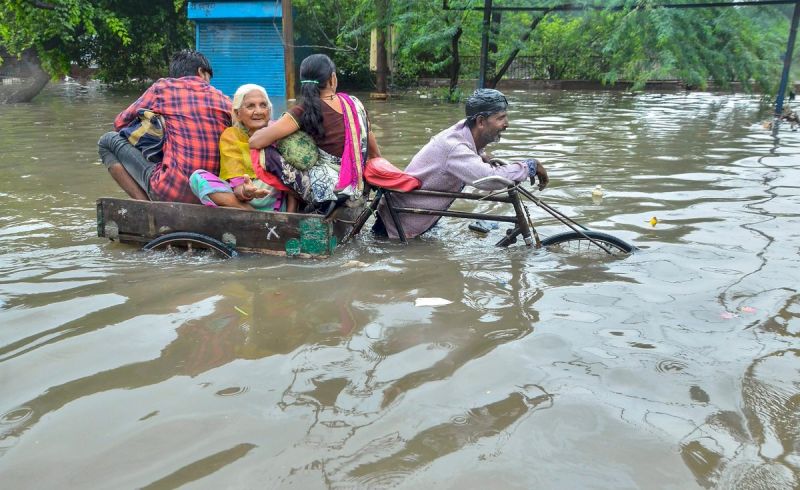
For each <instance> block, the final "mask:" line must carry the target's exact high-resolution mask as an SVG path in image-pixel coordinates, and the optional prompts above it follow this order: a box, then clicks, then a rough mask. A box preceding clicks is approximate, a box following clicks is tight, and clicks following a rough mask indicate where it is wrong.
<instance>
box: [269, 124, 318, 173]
mask: <svg viewBox="0 0 800 490" xmlns="http://www.w3.org/2000/svg"><path fill="white" fill-rule="evenodd" d="M275 146H276V147H277V149H278V153H280V154H281V156H282V157H283V159H284V160H286V163H288V164H289V165H291V166H292V167H294V168H296V169H297V170H308V169H309V168H311V167H313V166H314V165H316V164H317V160H318V159H319V153H318V151H317V144H316V143H315V142H314V139H313V138H312V137H311V136H310V135H309V134H308V133H306V132H305V131H295V132H294V133H292V134H290V135H289V136H287V137H285V138H283V139H281V140H278V141H277V143H275Z"/></svg>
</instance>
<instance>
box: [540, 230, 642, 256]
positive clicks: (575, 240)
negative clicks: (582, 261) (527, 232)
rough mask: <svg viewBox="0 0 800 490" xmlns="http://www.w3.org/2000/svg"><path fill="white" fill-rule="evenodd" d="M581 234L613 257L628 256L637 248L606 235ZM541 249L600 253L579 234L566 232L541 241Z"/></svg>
mask: <svg viewBox="0 0 800 490" xmlns="http://www.w3.org/2000/svg"><path fill="white" fill-rule="evenodd" d="M583 233H584V234H585V235H586V236H588V237H591V238H592V239H593V240H596V241H598V242H600V244H602V245H604V246H605V247H606V248H608V249H609V250H611V251H612V252H614V254H615V255H616V254H620V255H621V254H629V253H631V252H633V251H635V250H637V248H636V247H634V246H633V245H631V244H630V243H627V242H625V241H623V240H620V239H619V238H617V237H615V236H613V235H609V234H608V233H602V232H599V231H588V230H587V231H584V232H583ZM542 247H547V248H550V249H554V250H563V251H565V252H570V253H572V252H577V253H582V252H594V251H598V252H600V249H599V248H598V247H597V245H595V244H593V243H592V242H590V241H589V240H587V239H586V238H585V237H584V236H582V235H581V234H580V233H577V232H575V231H568V232H566V233H559V234H557V235H553V236H550V237H547V238H545V239H544V240H542Z"/></svg>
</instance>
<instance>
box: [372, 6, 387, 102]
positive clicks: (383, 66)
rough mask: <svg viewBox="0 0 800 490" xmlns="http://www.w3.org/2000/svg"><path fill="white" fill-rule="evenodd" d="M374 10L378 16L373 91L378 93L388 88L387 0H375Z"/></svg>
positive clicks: (382, 92)
mask: <svg viewBox="0 0 800 490" xmlns="http://www.w3.org/2000/svg"><path fill="white" fill-rule="evenodd" d="M375 10H376V12H375V13H376V16H377V18H378V36H377V37H378V39H377V53H376V60H375V64H376V65H377V66H376V68H377V73H376V82H375V85H376V86H375V91H376V92H378V93H379V94H385V93H387V92H388V88H389V83H388V78H389V60H388V56H387V55H386V32H387V31H388V30H389V23H388V22H387V19H388V18H389V0H378V1H376V2H375Z"/></svg>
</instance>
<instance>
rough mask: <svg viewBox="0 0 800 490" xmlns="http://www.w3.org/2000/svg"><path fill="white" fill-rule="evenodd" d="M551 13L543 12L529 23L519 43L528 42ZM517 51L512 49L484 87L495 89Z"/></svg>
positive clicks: (518, 49) (517, 49)
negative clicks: (537, 27)
mask: <svg viewBox="0 0 800 490" xmlns="http://www.w3.org/2000/svg"><path fill="white" fill-rule="evenodd" d="M551 11H552V9H550V10H545V11H544V12H542V15H541V17H537V18H535V19H533V21H532V22H531V25H530V27H529V28H528V30H527V31H526V32H525V34H523V35H522V37H521V38H520V40H519V41H520V44H524V43H525V42H527V41H528V39H530V37H531V34H533V31H534V30H535V29H536V26H538V25H539V22H541V21H542V19H544V17H545V16H546V15H547V14H549V13H550V12H551ZM519 51H520V48H515V49H514V50H513V51H512V52H511V54H509V55H508V58H507V59H506V62H505V63H503V66H501V67H500V69H499V70H497V74H496V75H495V76H494V78H492V79H491V80H489V81H487V82H486V86H487V87H488V88H495V87H497V84H498V83H500V80H502V79H503V75H505V74H506V72H507V71H508V68H509V67H510V66H511V63H513V62H514V59H515V58H516V57H517V55H518V54H519Z"/></svg>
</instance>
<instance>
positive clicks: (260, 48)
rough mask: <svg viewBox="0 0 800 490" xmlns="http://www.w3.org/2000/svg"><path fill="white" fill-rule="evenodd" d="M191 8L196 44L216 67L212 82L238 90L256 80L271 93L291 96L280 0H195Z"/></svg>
mask: <svg viewBox="0 0 800 490" xmlns="http://www.w3.org/2000/svg"><path fill="white" fill-rule="evenodd" d="M188 13H189V19H190V20H193V21H194V22H195V26H196V29H195V35H196V41H195V43H196V46H197V48H196V49H197V50H198V51H200V52H202V53H203V54H205V55H206V57H208V60H209V61H210V62H211V67H212V68H213V69H214V79H213V80H212V81H211V84H212V85H214V86H215V87H217V88H218V89H220V90H222V91H223V92H224V93H226V94H228V95H233V93H234V92H235V91H236V89H237V88H238V87H239V86H240V85H243V84H245V83H257V84H259V85H262V86H264V88H266V89H267V93H268V94H269V95H270V96H274V97H285V96H286V76H285V72H284V69H285V68H284V49H283V39H282V28H283V25H282V22H281V20H282V19H281V16H282V7H281V2H280V1H276V0H233V1H193V2H189V9H188Z"/></svg>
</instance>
